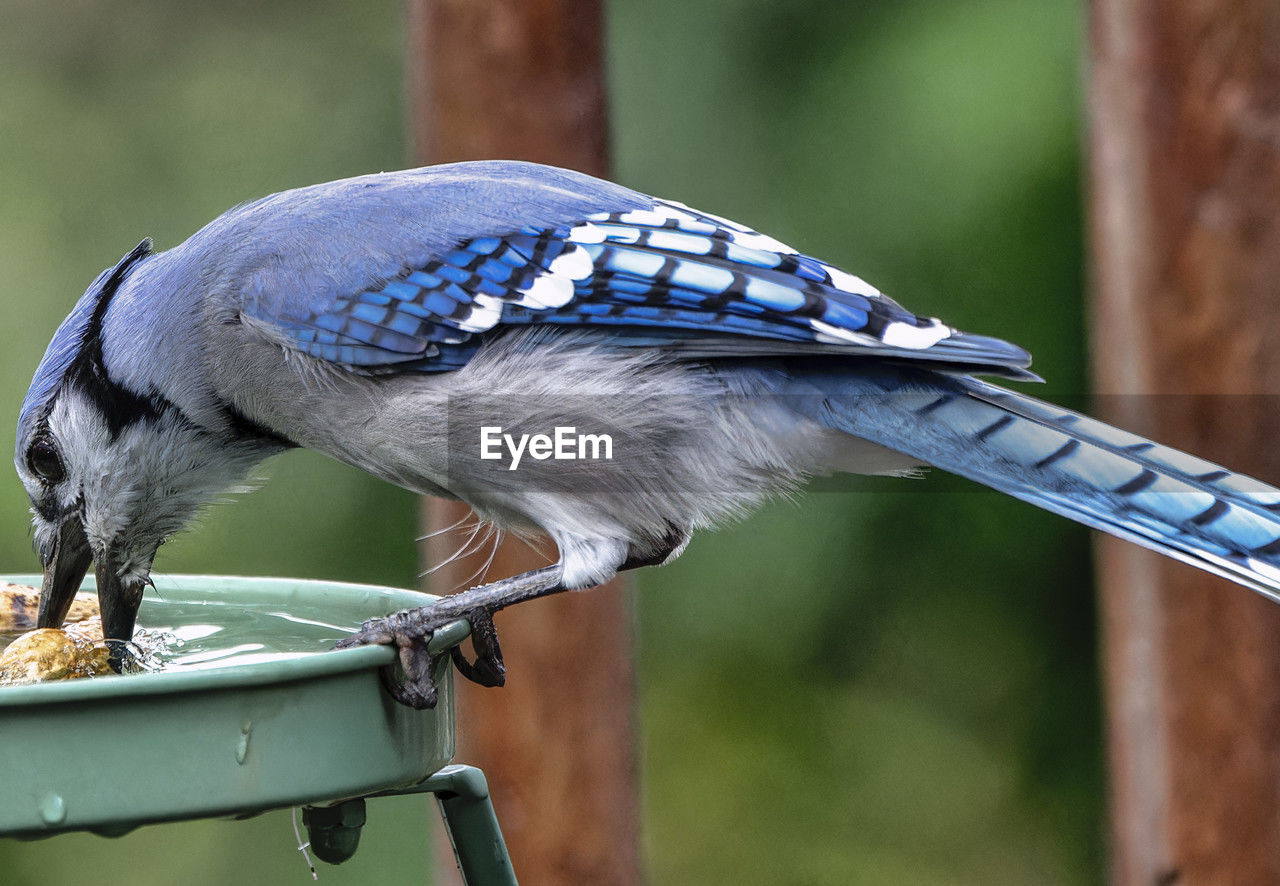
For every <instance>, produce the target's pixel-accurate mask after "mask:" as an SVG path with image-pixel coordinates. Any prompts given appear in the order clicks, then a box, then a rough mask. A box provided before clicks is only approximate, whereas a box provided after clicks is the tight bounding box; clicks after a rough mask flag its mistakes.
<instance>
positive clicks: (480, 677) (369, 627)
mask: <svg viewBox="0 0 1280 886" xmlns="http://www.w3.org/2000/svg"><path fill="white" fill-rule="evenodd" d="M563 590H564V585H563V584H561V583H560V567H559V566H547V567H544V568H542V569H535V570H533V571H531V572H524V573H521V574H520V575H515V576H512V577H511V578H504V579H502V580H500V581H495V582H491V583H489V584H487V585H479V586H478V587H474V588H470V589H468V590H465V591H463V592H462V593H460V594H453V595H451V596H447V597H440V598H439V599H438V600H436V601H435V602H434V603H432V604H430V605H429V606H422V607H420V608H418V609H406V610H404V611H402V612H395V613H392V614H391V615H388V616H384V617H383V618H374V619H370V620H369V621H366V622H365V623H364V624H363V625H361V626H360V630H358V631H356V632H355V633H354V634H352V635H351V636H350V637H343V638H342V639H341V640H339V641H338V642H337V643H336V644H334V648H336V649H349V648H351V647H353V646H365V645H368V644H374V643H376V644H381V645H387V646H395V647H396V648H397V649H399V650H400V669H401V670H402V671H403V672H404V681H403V682H399V681H397V680H396V678H395V673H394V669H393V668H391V667H387V668H384V669H383V672H382V680H383V683H384V684H386V687H387V691H388V692H390V693H391V696H392V697H393V698H395V700H396V701H399V702H401V703H403V704H406V705H408V706H409V707H411V708H416V709H418V710H422V709H423V708H433V707H435V706H436V698H437V696H438V690H437V687H436V683H435V679H434V678H433V677H432V674H433V673H434V672H435V667H436V663H437V662H439V661H440V659H441V658H442V657H443V656H444V653H443V652H440V653H432V652H431V651H430V650H429V649H428V648H427V644H428V643H429V642H430V640H431V636H432V635H433V634H434V633H435V632H436V631H438V630H440V629H441V628H443V627H444V626H445V625H447V624H451V623H452V622H455V621H457V620H458V619H460V618H465V619H466V620H467V621H469V622H470V623H471V645H472V646H473V647H474V648H475V651H476V657H475V660H474V661H467V659H466V657H465V656H463V654H462V650H460V649H459V648H458V647H456V646H455V647H453V648H452V649H450V650H449V653H448V654H449V657H450V658H451V659H452V660H453V663H454V665H455V666H456V667H457V668H458V671H459V672H461V674H462V676H464V677H466V678H467V679H468V680H470V681H472V682H473V683H479V684H480V685H481V686H502V685H503V684H504V683H506V681H507V669H506V667H505V666H504V665H503V663H502V649H501V648H500V647H499V646H498V631H497V629H496V628H495V627H494V626H493V614H494V613H495V612H497V611H498V610H500V609H504V608H505V607H507V606H511V605H513V604H515V603H522V602H524V601H526V600H533V599H535V598H537V597H545V596H547V595H548V594H558V593H560V592H561V591H563Z"/></svg>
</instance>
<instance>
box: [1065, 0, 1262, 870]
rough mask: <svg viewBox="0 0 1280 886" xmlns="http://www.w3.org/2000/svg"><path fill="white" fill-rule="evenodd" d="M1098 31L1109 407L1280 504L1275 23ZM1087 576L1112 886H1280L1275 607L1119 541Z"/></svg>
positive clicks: (1217, 2)
mask: <svg viewBox="0 0 1280 886" xmlns="http://www.w3.org/2000/svg"><path fill="white" fill-rule="evenodd" d="M1091 15H1092V20H1091V29H1090V31H1091V35H1090V36H1091V43H1092V48H1091V56H1092V72H1091V73H1092V83H1091V96H1090V116H1091V136H1090V141H1091V170H1090V175H1091V186H1092V187H1091V189H1092V208H1091V213H1092V214H1091V222H1092V228H1093V230H1092V238H1093V252H1094V264H1095V267H1094V270H1095V287H1094V288H1095V294H1096V299H1095V302H1094V305H1093V329H1094V346H1095V347H1094V349H1095V368H1096V380H1097V387H1098V390H1099V391H1100V392H1101V393H1102V394H1103V395H1104V396H1103V397H1102V398H1101V399H1102V402H1103V404H1104V407H1109V408H1107V410H1106V411H1108V412H1109V414H1110V417H1113V418H1115V419H1116V420H1117V421H1120V422H1128V423H1129V424H1130V425H1135V424H1136V425H1137V427H1135V430H1140V431H1142V432H1144V433H1148V434H1150V435H1151V436H1155V437H1157V438H1159V439H1161V440H1162V441H1163V442H1168V443H1172V444H1174V445H1177V446H1180V447H1182V448H1185V449H1188V450H1190V451H1192V452H1196V453H1198V454H1202V455H1204V456H1206V457H1208V458H1211V459H1213V460H1215V461H1219V462H1221V463H1223V464H1225V465H1228V466H1230V467H1232V468H1234V469H1237V470H1242V471H1246V472H1248V473H1250V474H1253V475H1254V476H1257V477H1260V478H1262V479H1265V480H1267V481H1269V482H1272V483H1276V482H1277V481H1280V436H1278V435H1277V432H1278V431H1280V399H1277V397H1276V396H1275V395H1276V394H1278V393H1280V328H1278V326H1280V5H1277V4H1276V3H1275V2H1274V0H1204V2H1197V3H1191V2H1185V0H1182V2H1164V0H1092V8H1091ZM1121 394H1123V395H1128V396H1126V397H1124V398H1121V397H1120V396H1115V397H1108V396H1106V395H1121ZM1133 395H1156V396H1133ZM1160 395H1169V396H1160ZM1172 395H1184V396H1172ZM1244 395H1254V396H1244ZM1262 395H1266V396H1262ZM1099 555H1100V562H1099V576H1100V583H1101V588H1102V591H1101V593H1102V611H1103V621H1104V624H1103V630H1104V636H1105V667H1106V674H1107V687H1106V688H1107V695H1108V709H1109V713H1108V716H1109V724H1110V759H1111V775H1112V785H1113V787H1112V802H1111V808H1112V817H1113V846H1114V851H1115V856H1114V859H1113V873H1114V879H1115V881H1116V882H1117V883H1121V884H1129V883H1141V884H1172V883H1187V884H1195V883H1250V884H1264V883H1277V882H1280V607H1278V606H1276V605H1275V604H1272V603H1268V602H1267V601H1266V600H1264V599H1263V598H1261V597H1259V596H1257V595H1255V594H1253V593H1250V592H1248V591H1246V590H1243V589H1242V588H1239V587H1237V586H1235V585H1232V584H1230V583H1228V582H1226V581H1222V580H1219V579H1216V578H1213V577H1211V576H1209V575H1207V574H1205V573H1203V572H1200V571H1198V570H1195V569H1192V568H1190V567H1187V566H1183V565H1180V564H1177V563H1174V562H1172V561H1170V560H1167V559H1164V558H1161V557H1158V556H1155V555H1152V554H1148V553H1147V552H1145V551H1142V550H1140V549H1138V548H1136V547H1134V546H1132V545H1126V544H1124V543H1121V542H1116V541H1114V540H1112V539H1101V540H1100V541H1099Z"/></svg>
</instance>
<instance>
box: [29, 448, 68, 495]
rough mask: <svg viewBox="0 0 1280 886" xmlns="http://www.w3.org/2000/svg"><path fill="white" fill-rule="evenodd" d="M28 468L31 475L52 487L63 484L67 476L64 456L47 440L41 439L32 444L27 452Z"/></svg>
mask: <svg viewBox="0 0 1280 886" xmlns="http://www.w3.org/2000/svg"><path fill="white" fill-rule="evenodd" d="M27 467H29V468H31V473H33V474H35V475H36V476H37V477H39V478H40V479H41V480H42V481H43V482H45V483H48V484H50V485H52V484H54V483H61V482H62V481H63V480H64V479H65V478H66V476H67V469H66V468H65V467H63V465H62V456H60V455H58V449H57V447H55V446H54V445H53V443H52V442H50V441H49V440H48V439H47V438H44V437H41V438H40V439H38V440H36V441H35V442H34V443H32V444H31V448H30V449H28V450H27Z"/></svg>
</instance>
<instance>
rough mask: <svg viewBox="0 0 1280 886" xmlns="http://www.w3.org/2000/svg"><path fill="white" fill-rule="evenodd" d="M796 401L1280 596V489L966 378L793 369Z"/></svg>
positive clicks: (828, 418)
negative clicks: (797, 395) (796, 394)
mask: <svg viewBox="0 0 1280 886" xmlns="http://www.w3.org/2000/svg"><path fill="white" fill-rule="evenodd" d="M792 376H793V378H794V379H795V381H794V386H793V388H792V390H794V391H796V392H797V393H798V394H799V395H800V396H799V397H798V401H797V402H798V405H797V409H799V410H800V411H801V412H803V413H805V414H807V415H809V416H810V417H811V418H815V419H817V420H818V421H820V422H821V423H822V424H824V425H826V426H828V427H831V428H835V429H837V430H840V431H843V432H845V433H848V434H851V435H853V436H856V437H860V438H863V439H867V440H870V441H872V442H874V443H878V444H880V445H882V446H886V447H888V448H890V449H895V450H898V451H900V452H904V453H906V454H908V455H910V456H912V457H914V458H918V459H920V460H921V461H923V462H926V463H928V464H931V465H934V466H935V467H939V468H942V469H944V470H947V471H950V472H952V473H955V474H959V475H961V476H963V477H967V478H969V479H971V480H974V481H976V482H978V483H981V484H983V485H986V486H989V487H991V488H993V489H997V490H999V491H1001V492H1004V493H1007V494H1009V495H1012V496H1014V497H1015V498H1020V499H1022V500H1023V501H1026V502H1029V503H1031V504H1034V505H1037V506H1039V507H1042V508H1045V509H1046V510H1048V511H1052V512H1053V513H1056V514H1060V515H1062V516H1065V517H1068V518H1070V519H1072V520H1076V521H1078V522H1080V523H1083V524H1085V525H1086V526H1090V527H1093V528H1095V529H1100V530H1102V531H1104V532H1108V533H1111V534H1112V535H1116V536H1119V537H1120V538H1124V539H1127V540H1129V541H1132V542H1135V543H1137V544H1140V545H1142V546H1144V547H1147V548H1150V549H1152V550H1155V551H1159V552H1160V553H1163V554H1166V555H1167V556H1170V557H1173V558H1176V559H1178V560H1182V561H1184V562H1187V563H1190V564H1192V565H1194V566H1197V567H1199V568H1201V569H1205V570H1207V571H1209V572H1213V573H1215V574H1217V575H1221V576H1224V577H1226V578H1229V579H1231V580H1233V581H1236V582H1239V583H1240V584H1242V585H1245V586H1246V587H1249V588H1251V589H1253V590H1255V591H1258V592H1259V593H1261V594H1264V595H1265V596H1267V597H1269V598H1271V599H1273V600H1276V601H1280V489H1275V488H1273V487H1271V486H1269V485H1267V484H1265V483H1263V482H1261V481H1259V480H1255V479H1253V478H1252V477H1247V476H1245V475H1243V474H1237V473H1235V472H1232V471H1230V470H1228V469H1226V468H1223V467H1220V466H1219V465H1215V464H1212V463H1211V462H1207V461H1205V460H1203V459H1199V458H1196V457H1195V456H1191V455H1187V454H1186V453H1183V452H1179V451H1178V450H1175V449H1172V448H1170V447H1167V446H1162V445H1160V444H1157V443H1153V442H1151V441H1149V440H1145V439H1143V438H1142V437H1139V436H1136V435H1134V434H1130V433H1128V432H1127V431H1122V430H1120V429H1118V428H1113V427H1111V426H1110V425H1107V424H1104V423H1103V422H1100V421H1097V420H1096V419H1092V418H1089V417H1087V416H1083V415H1080V414H1079V413H1076V412H1072V411H1070V410H1067V409H1062V408H1060V407H1057V406H1053V405H1051V404H1049V403H1045V402H1043V401H1040V400H1036V399H1035V398H1032V397H1028V396H1025V395H1023V394H1019V393H1016V392H1014V391H1010V390H1006V389H1004V388H1000V387H997V386H995V385H991V384H988V383H986V382H982V381H979V380H977V379H974V378H971V377H966V376H950V375H944V374H941V373H937V372H930V371H928V370H922V369H916V368H912V367H892V366H877V367H875V368H870V367H867V368H865V369H862V370H859V371H848V372H846V371H840V370H835V371H833V370H831V369H830V367H824V368H822V369H814V370H812V371H809V370H803V369H802V370H799V371H796V372H793V373H792Z"/></svg>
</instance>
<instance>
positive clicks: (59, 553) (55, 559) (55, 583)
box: [36, 514, 93, 628]
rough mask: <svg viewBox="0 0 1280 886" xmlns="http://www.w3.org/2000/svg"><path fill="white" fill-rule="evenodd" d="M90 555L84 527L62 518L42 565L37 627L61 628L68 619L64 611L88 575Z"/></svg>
mask: <svg viewBox="0 0 1280 886" xmlns="http://www.w3.org/2000/svg"><path fill="white" fill-rule="evenodd" d="M91 559H93V554H92V552H91V551H90V550H89V539H88V538H86V537H85V534H84V525H83V524H82V523H81V522H80V518H79V517H78V516H76V515H75V514H72V515H70V516H68V517H65V518H64V519H63V521H62V522H61V523H60V524H59V525H58V535H57V537H56V538H55V539H54V543H53V553H52V555H51V556H50V557H49V559H48V561H47V562H46V563H45V564H44V582H43V584H42V585H41V586H40V609H39V611H38V612H37V614H36V627H40V628H60V627H62V623H63V621H65V620H66V618H67V610H69V609H70V608H71V601H73V600H74V599H75V596H76V591H78V590H80V582H82V581H84V575H85V573H86V572H88V571H89V561H90V560H91Z"/></svg>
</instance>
